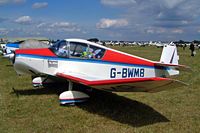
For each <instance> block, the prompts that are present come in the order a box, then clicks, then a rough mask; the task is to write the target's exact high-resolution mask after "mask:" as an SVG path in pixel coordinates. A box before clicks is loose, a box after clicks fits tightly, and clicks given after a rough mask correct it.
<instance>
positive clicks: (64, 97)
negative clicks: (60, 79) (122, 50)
mask: <svg viewBox="0 0 200 133" xmlns="http://www.w3.org/2000/svg"><path fill="white" fill-rule="evenodd" d="M72 89H73V83H72V81H69V87H68V91H65V92H63V93H61V94H60V96H59V100H60V104H61V105H66V104H68V105H75V104H76V103H82V102H85V101H87V100H88V99H89V96H88V95H87V94H85V93H83V92H80V91H72Z"/></svg>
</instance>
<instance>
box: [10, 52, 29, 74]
mask: <svg viewBox="0 0 200 133" xmlns="http://www.w3.org/2000/svg"><path fill="white" fill-rule="evenodd" d="M19 51H20V50H16V51H15V52H14V53H13V55H12V56H11V57H10V58H11V61H12V63H13V66H14V69H15V71H16V72H17V74H19V75H24V74H32V71H31V66H30V65H29V63H28V62H27V59H26V58H20V57H18V55H17V52H19Z"/></svg>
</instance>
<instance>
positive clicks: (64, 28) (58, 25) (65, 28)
mask: <svg viewBox="0 0 200 133" xmlns="http://www.w3.org/2000/svg"><path fill="white" fill-rule="evenodd" d="M36 27H37V28H38V29H39V30H41V29H42V30H43V31H48V32H55V33H56V32H78V31H81V29H80V28H79V27H78V26H77V25H76V24H74V23H70V22H66V21H64V22H48V23H46V22H42V23H39V24H38V25H37V26H36Z"/></svg>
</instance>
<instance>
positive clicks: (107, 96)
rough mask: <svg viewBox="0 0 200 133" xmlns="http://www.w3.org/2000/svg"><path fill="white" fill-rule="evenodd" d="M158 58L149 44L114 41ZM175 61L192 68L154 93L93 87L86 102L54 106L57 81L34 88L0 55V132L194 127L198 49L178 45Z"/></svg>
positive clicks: (199, 111) (199, 119)
mask: <svg viewBox="0 0 200 133" xmlns="http://www.w3.org/2000/svg"><path fill="white" fill-rule="evenodd" d="M114 48H115V49H119V50H121V51H125V52H128V53H130V54H135V55H138V56H141V57H145V58H148V59H152V60H159V57H160V53H161V49H159V48H155V47H114ZM179 55H180V63H181V64H185V65H188V66H190V67H191V68H192V69H193V72H191V73H187V72H181V74H180V76H179V77H177V79H179V80H182V81H184V82H186V83H188V84H189V86H186V87H182V88H175V89H170V90H168V91H163V92H159V93H150V94H149V93H107V92H101V91H94V92H92V93H91V99H90V101H89V102H87V103H85V104H83V105H79V106H66V107H63V106H60V105H59V101H58V94H59V93H60V92H61V90H60V88H59V87H58V86H54V87H51V88H40V89H34V88H33V87H32V85H31V78H30V77H29V76H23V77H20V76H17V75H16V73H15V72H14V70H13V68H12V66H11V65H10V62H9V61H8V60H6V59H3V58H2V57H0V133H7V132H11V133H12V132H20V133H27V132H28V133H29V132H52V133H54V132H69V133H72V132H81V133H84V132H88V133H94V132H96V133H97V132H98V133H110V132H114V133H115V132H116V133H125V132H128V133H129V132H148V133H149V132H152V133H155V132H185V133H187V132H196V133H198V132H199V131H200V126H199V125H200V102H199V101H200V87H199V85H200V74H199V68H200V61H199V59H200V51H197V55H196V56H195V57H190V51H189V50H188V49H187V50H185V51H183V50H182V49H181V48H179Z"/></svg>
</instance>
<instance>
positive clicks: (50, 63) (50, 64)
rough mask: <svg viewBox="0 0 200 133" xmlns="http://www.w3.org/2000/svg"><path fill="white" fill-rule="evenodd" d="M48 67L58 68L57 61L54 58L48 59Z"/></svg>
mask: <svg viewBox="0 0 200 133" xmlns="http://www.w3.org/2000/svg"><path fill="white" fill-rule="evenodd" d="M48 67H49V68H50V67H54V68H58V61H55V60H48Z"/></svg>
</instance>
